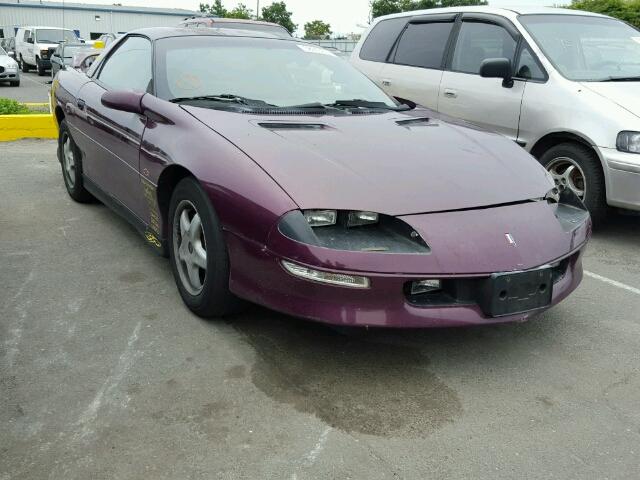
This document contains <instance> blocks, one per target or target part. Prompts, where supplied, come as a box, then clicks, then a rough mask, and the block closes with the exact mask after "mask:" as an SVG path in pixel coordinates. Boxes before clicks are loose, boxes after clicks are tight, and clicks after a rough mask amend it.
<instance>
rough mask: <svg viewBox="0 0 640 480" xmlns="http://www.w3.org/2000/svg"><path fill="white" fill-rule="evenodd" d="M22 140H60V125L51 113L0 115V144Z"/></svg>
mask: <svg viewBox="0 0 640 480" xmlns="http://www.w3.org/2000/svg"><path fill="white" fill-rule="evenodd" d="M22 138H58V125H57V123H56V121H55V118H54V116H53V115H51V114H49V113H43V114H33V115H0V142H9V141H11V140H20V139H22Z"/></svg>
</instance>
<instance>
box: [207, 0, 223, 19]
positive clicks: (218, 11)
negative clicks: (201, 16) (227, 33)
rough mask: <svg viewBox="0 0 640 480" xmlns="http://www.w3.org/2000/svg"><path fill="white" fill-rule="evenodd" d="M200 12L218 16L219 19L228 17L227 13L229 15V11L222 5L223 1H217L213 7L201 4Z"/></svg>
mask: <svg viewBox="0 0 640 480" xmlns="http://www.w3.org/2000/svg"><path fill="white" fill-rule="evenodd" d="M200 11H201V12H202V13H206V14H207V15H216V16H218V17H226V16H227V13H229V12H228V11H227V9H226V8H224V5H222V0H215V1H214V2H213V3H212V4H211V5H209V4H208V3H201V4H200Z"/></svg>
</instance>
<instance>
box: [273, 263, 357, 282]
mask: <svg viewBox="0 0 640 480" xmlns="http://www.w3.org/2000/svg"><path fill="white" fill-rule="evenodd" d="M282 266H283V267H284V269H285V270H286V271H287V272H289V273H290V274H291V275H294V276H296V277H300V278H304V279H305V280H312V281H315V282H320V283H328V284H330V285H338V286H341V287H350V288H369V279H368V278H367V277H361V276H359V275H348V274H346V273H332V272H324V271H322V270H316V269H314V268H308V267H304V266H302V265H298V264H297V263H293V262H288V261H286V260H282Z"/></svg>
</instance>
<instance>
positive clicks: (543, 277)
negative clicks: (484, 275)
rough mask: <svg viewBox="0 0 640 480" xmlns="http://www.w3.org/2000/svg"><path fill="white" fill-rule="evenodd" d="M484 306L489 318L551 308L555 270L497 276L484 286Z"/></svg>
mask: <svg viewBox="0 0 640 480" xmlns="http://www.w3.org/2000/svg"><path fill="white" fill-rule="evenodd" d="M482 290H483V294H482V301H481V302H480V307H481V308H482V310H483V312H484V313H485V314H486V315H489V316H491V317H502V316H505V315H515V314H518V313H524V312H528V311H531V310H538V309H541V308H545V307H548V306H549V305H551V300H552V298H553V277H552V269H551V268H550V267H549V268H540V269H537V270H531V271H526V272H513V273H494V274H493V275H492V276H491V278H489V279H487V280H486V281H485V284H484V288H483V289H482Z"/></svg>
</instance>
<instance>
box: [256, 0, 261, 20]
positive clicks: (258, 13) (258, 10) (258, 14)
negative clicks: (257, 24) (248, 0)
mask: <svg viewBox="0 0 640 480" xmlns="http://www.w3.org/2000/svg"><path fill="white" fill-rule="evenodd" d="M256 20H260V0H256Z"/></svg>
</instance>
